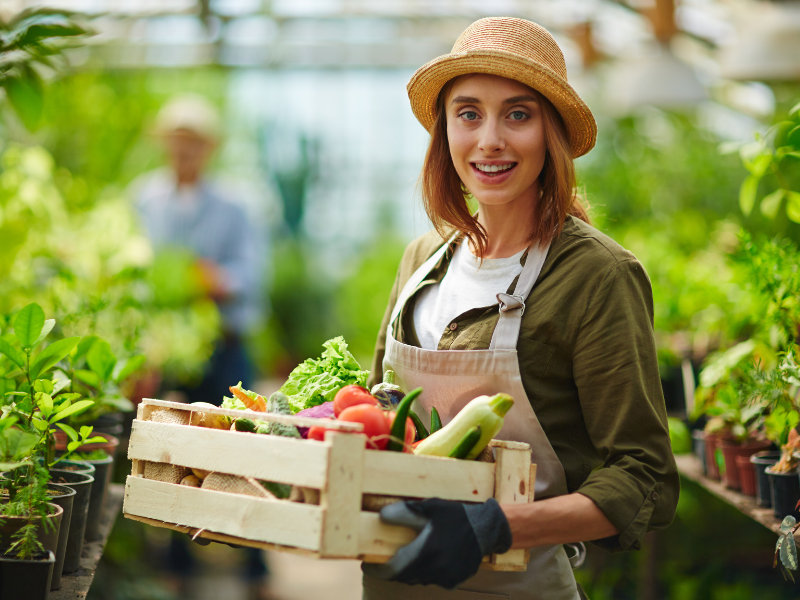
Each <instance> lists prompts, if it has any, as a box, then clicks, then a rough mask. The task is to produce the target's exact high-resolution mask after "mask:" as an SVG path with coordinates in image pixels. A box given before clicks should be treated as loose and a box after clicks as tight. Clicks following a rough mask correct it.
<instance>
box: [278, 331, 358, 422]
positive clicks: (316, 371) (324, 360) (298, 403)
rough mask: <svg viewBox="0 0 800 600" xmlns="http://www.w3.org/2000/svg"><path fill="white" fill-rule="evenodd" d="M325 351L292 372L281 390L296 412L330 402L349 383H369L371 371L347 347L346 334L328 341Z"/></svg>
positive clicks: (325, 344) (324, 345)
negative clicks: (344, 336) (365, 368)
mask: <svg viewBox="0 0 800 600" xmlns="http://www.w3.org/2000/svg"><path fill="white" fill-rule="evenodd" d="M322 346H323V347H324V348H325V350H324V351H323V352H322V355H321V356H320V357H319V358H317V359H314V358H309V359H308V360H306V361H305V362H303V363H301V364H300V365H298V366H297V368H296V369H295V370H294V371H292V372H291V374H290V375H289V378H288V379H287V380H286V383H284V384H283V387H282V388H281V391H282V392H283V393H284V394H286V395H287V396H288V397H289V406H290V407H291V409H292V412H295V413H296V412H299V411H301V410H303V409H304V408H311V407H312V406H317V405H319V404H322V403H323V402H330V401H331V400H333V397H334V396H335V395H336V392H338V391H339V390H340V389H342V388H343V387H344V386H346V385H351V384H354V385H360V386H365V385H366V384H367V377H368V376H369V371H364V370H362V369H361V365H359V364H358V361H357V360H356V359H355V357H354V356H353V355H352V354H351V353H350V352H349V351H348V350H347V342H345V341H344V338H343V337H342V336H339V337H335V338H333V339H332V340H328V341H327V342H325V343H324V344H323V345H322Z"/></svg>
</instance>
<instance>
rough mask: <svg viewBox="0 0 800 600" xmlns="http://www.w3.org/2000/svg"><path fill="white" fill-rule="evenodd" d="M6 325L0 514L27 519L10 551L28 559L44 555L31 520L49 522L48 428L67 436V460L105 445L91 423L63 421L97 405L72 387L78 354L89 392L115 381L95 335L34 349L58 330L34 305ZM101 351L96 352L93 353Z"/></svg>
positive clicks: (0, 364)
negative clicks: (5, 474) (4, 499)
mask: <svg viewBox="0 0 800 600" xmlns="http://www.w3.org/2000/svg"><path fill="white" fill-rule="evenodd" d="M4 321H5V322H10V323H11V325H12V328H13V335H12V334H11V333H10V332H9V331H7V330H5V329H4V330H0V382H2V390H3V397H2V412H1V413H0V454H1V456H0V461H2V464H0V469H2V470H4V471H10V472H12V473H13V475H12V478H11V480H10V482H9V483H8V484H7V486H6V489H7V491H8V494H9V502H8V503H6V504H3V505H2V506H0V512H1V513H2V514H4V515H8V516H23V517H27V519H28V521H27V523H26V524H25V526H24V527H22V529H21V530H20V531H19V534H18V536H17V537H16V539H15V541H14V543H13V544H12V546H11V550H13V551H14V552H15V555H16V556H18V557H19V558H22V559H25V558H29V557H31V556H32V555H33V554H35V553H36V552H37V551H39V550H41V545H40V544H39V542H38V540H37V535H38V533H37V530H38V526H37V523H36V521H37V520H41V522H42V525H41V526H42V527H47V525H48V520H47V518H46V517H47V512H48V507H47V494H46V484H47V482H48V481H49V467H50V466H52V465H51V464H50V463H49V462H48V461H49V460H50V458H51V457H52V455H53V430H54V429H55V428H56V427H58V428H60V429H61V430H62V431H63V432H64V433H65V434H67V436H68V438H69V442H68V444H67V452H66V453H65V454H64V457H67V456H69V455H70V453H72V452H74V451H75V450H76V449H78V448H79V447H80V446H82V445H83V444H86V443H92V442H103V441H105V438H102V437H91V434H92V427H91V426H82V427H80V431H79V432H78V431H76V430H75V429H74V428H73V427H71V426H70V425H68V424H67V423H66V422H65V420H66V419H67V418H69V417H74V416H78V415H80V414H81V413H85V412H86V411H87V410H89V409H90V408H92V407H93V406H94V405H95V404H96V400H95V398H93V397H91V395H90V394H88V393H85V392H84V389H83V388H82V386H80V385H76V384H74V383H73V379H75V380H77V379H78V378H79V373H78V371H76V370H75V369H74V368H73V365H74V364H75V361H77V360H79V359H80V358H81V353H83V354H84V355H88V356H89V358H87V362H88V365H89V367H90V368H91V369H92V370H91V371H89V370H87V371H86V373H87V374H91V375H93V376H94V377H95V378H96V379H95V380H94V381H93V385H92V386H90V387H92V388H93V390H94V391H96V392H99V393H102V390H103V384H104V383H105V382H106V381H108V380H110V379H111V378H112V377H113V375H112V374H113V371H114V364H113V363H112V357H113V355H111V354H110V352H108V351H106V348H105V346H103V344H105V345H107V342H103V341H102V340H99V339H97V338H88V339H89V340H90V342H91V343H87V338H83V339H81V338H80V337H62V338H61V339H58V340H55V341H52V342H50V343H49V344H47V345H46V346H44V347H43V348H42V349H41V350H38V351H37V348H39V346H40V344H43V343H45V341H46V340H47V338H48V337H49V336H50V335H51V334H52V333H53V331H54V330H55V328H56V322H55V320H54V319H46V318H45V313H44V310H42V308H41V307H40V306H39V305H38V304H36V303H31V304H28V305H27V306H25V307H24V308H22V309H21V310H19V311H18V312H17V313H16V315H15V316H14V318H13V320H11V319H4ZM98 347H100V348H101V350H99V351H98V350H96V348H98ZM139 365H140V366H141V362H139ZM135 370H136V367H135V364H134V365H132V366H131V367H129V368H128V369H125V368H123V369H121V370H120V372H119V373H121V374H125V376H129V375H132V374H133V373H134V371H135ZM67 373H69V374H70V375H71V377H67V375H66V374H67ZM117 381H120V379H117ZM39 460H42V461H43V464H42V465H39V464H38V461H39Z"/></svg>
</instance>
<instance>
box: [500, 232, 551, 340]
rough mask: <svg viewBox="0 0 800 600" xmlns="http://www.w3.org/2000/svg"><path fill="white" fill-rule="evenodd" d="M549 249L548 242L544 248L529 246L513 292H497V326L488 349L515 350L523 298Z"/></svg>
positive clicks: (527, 292)
mask: <svg viewBox="0 0 800 600" xmlns="http://www.w3.org/2000/svg"><path fill="white" fill-rule="evenodd" d="M549 250H550V244H547V246H545V247H544V248H542V247H540V246H538V245H537V246H531V248H530V250H528V258H527V259H526V260H525V266H524V267H522V273H520V275H519V279H517V285H516V286H515V287H514V293H513V294H497V301H498V302H499V303H500V319H499V320H498V321H497V327H495V328H494V333H493V334H492V342H491V344H489V350H516V348H517V340H518V339H519V329H520V326H521V325H522V313H524V312H525V300H526V299H527V298H528V295H529V294H530V293H531V290H532V289H533V286H534V285H535V284H536V280H537V279H538V278H539V274H540V273H541V272H542V266H544V261H545V259H546V258H547V252H548V251H549Z"/></svg>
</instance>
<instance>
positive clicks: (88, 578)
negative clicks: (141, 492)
mask: <svg viewBox="0 0 800 600" xmlns="http://www.w3.org/2000/svg"><path fill="white" fill-rule="evenodd" d="M124 495H125V486H124V485H122V484H119V483H112V484H111V485H109V486H108V490H107V491H106V506H105V508H104V510H103V514H102V516H101V517H100V531H101V533H102V534H103V537H102V538H100V539H99V540H97V541H96V542H85V543H84V544H83V554H82V556H81V567H80V569H78V570H77V571H75V572H74V573H70V574H66V573H65V574H64V575H62V576H61V587H60V588H58V589H57V590H53V591H52V592H50V600H76V599H78V598H86V595H87V594H88V593H89V588H90V587H91V585H92V581H93V580H94V574H95V572H96V571H97V565H98V564H99V563H100V557H102V556H103V550H105V547H106V542H107V541H108V536H109V535H110V534H111V530H112V529H113V528H114V522H115V521H116V520H117V516H118V515H119V514H120V511H121V508H122V498H123V497H124Z"/></svg>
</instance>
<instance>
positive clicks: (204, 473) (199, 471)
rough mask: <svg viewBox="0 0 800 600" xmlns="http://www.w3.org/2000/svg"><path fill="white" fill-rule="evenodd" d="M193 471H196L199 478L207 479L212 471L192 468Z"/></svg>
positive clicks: (195, 473)
mask: <svg viewBox="0 0 800 600" xmlns="http://www.w3.org/2000/svg"><path fill="white" fill-rule="evenodd" d="M192 473H194V476H195V477H197V478H198V479H205V478H206V477H208V474H209V473H211V471H203V469H192Z"/></svg>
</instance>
